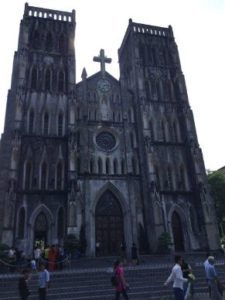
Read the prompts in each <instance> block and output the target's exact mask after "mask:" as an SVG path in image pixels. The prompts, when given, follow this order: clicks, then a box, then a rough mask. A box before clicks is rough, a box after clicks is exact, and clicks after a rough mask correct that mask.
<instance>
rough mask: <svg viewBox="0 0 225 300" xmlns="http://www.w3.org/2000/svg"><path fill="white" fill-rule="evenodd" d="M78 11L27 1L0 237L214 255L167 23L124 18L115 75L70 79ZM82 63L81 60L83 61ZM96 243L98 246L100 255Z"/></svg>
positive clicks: (0, 186)
mask: <svg viewBox="0 0 225 300" xmlns="http://www.w3.org/2000/svg"><path fill="white" fill-rule="evenodd" d="M75 29H76V15H75V11H74V10H73V11H72V12H64V11H56V10H51V9H44V8H38V7H33V6H29V5H28V4H25V10H24V15H23V19H22V20H21V23H20V33H19V41H18V49H17V51H16V52H15V55H14V62H13V69H12V79H11V87H10V89H9V91H8V98H7V107H6V115H5V126H4V132H3V134H2V137H1V144H0V241H1V242H2V243H4V244H7V245H8V246H15V247H17V248H18V249H20V250H23V251H24V252H25V253H27V254H29V253H31V252H32V249H33V247H34V246H35V245H37V243H42V244H48V245H52V244H60V245H63V244H64V242H65V240H66V238H67V237H68V235H75V236H76V237H77V238H78V239H79V238H80V237H81V233H82V238H83V239H85V241H86V255H88V256H95V255H96V254H98V255H99V256H107V255H117V254H118V253H119V251H120V247H121V244H126V246H127V249H130V248H131V245H132V243H133V242H134V243H136V245H137V247H138V248H139V250H140V252H141V253H157V252H158V251H159V246H160V240H162V237H164V238H165V236H169V237H170V239H171V243H170V248H171V249H172V250H174V251H195V250H206V249H210V250H215V249H218V248H219V234H218V228H217V219H216V215H215V209H214V202H213V199H212V198H211V195H210V191H209V186H208V183H207V177H206V173H205V166H204V161H203V157H202V152H201V149H200V147H199V144H198V139H197V135H196V130H195V123H194V118H193V113H192V110H191V108H190V105H189V102H188V95H187V90H186V84H185V78H184V75H183V73H182V69H181V64H180V59H179V53H178V49H177V45H176V42H175V39H174V35H173V30H172V27H171V26H169V27H168V28H164V27H158V26H152V25H145V24H140V23H135V22H133V21H132V20H131V19H130V20H129V23H128V27H127V30H126V32H125V35H124V38H123V41H122V43H121V46H120V48H119V50H118V58H119V68H120V77H119V80H118V79H116V78H114V77H113V76H112V75H110V74H109V73H108V72H107V71H106V69H107V64H108V63H111V59H110V58H108V57H107V56H106V53H105V51H104V50H103V49H101V50H100V52H99V54H96V53H93V55H96V56H94V59H93V60H94V62H95V63H99V69H100V71H99V72H97V73H96V74H93V75H92V76H90V77H88V76H87V73H86V70H85V68H84V69H83V72H82V77H81V78H82V80H81V81H80V82H76V57H75V43H74V42H75ZM78 59H79V57H78ZM96 246H97V248H98V253H96Z"/></svg>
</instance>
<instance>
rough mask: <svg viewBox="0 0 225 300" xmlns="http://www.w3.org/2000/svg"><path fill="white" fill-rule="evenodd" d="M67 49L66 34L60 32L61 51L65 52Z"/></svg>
mask: <svg viewBox="0 0 225 300" xmlns="http://www.w3.org/2000/svg"><path fill="white" fill-rule="evenodd" d="M65 51H66V41H65V36H64V34H60V37H59V52H61V53H64V52H65Z"/></svg>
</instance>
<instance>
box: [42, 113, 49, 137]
mask: <svg viewBox="0 0 225 300" xmlns="http://www.w3.org/2000/svg"><path fill="white" fill-rule="evenodd" d="M43 122H44V124H43V134H44V135H48V133H49V116H48V113H47V112H46V113H45V114H44V120H43Z"/></svg>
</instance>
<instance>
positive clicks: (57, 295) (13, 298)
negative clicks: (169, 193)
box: [0, 259, 225, 300]
mask: <svg viewBox="0 0 225 300" xmlns="http://www.w3.org/2000/svg"><path fill="white" fill-rule="evenodd" d="M106 264H107V265H108V266H110V267H108V266H105V265H106ZM96 265H98V266H100V267H99V268H96V267H95V266H96ZM111 265H112V264H111V263H110V264H109V259H106V260H102V261H101V260H99V261H98V260H89V261H88V260H83V261H82V260H81V261H78V262H77V263H75V264H73V266H71V267H70V268H69V267H67V269H64V270H62V271H56V272H54V273H51V285H50V289H49V291H48V298H47V299H48V300H53V299H61V300H63V299H71V300H113V299H114V288H113V287H112V286H111V283H110V277H111V275H112V268H111ZM88 266H89V267H88ZM171 267H172V263H171V262H169V263H168V262H167V263H165V262H163V263H162V262H161V263H159V262H158V261H157V260H156V259H155V260H154V259H153V260H151V263H150V262H149V261H145V262H144V263H143V264H141V265H139V266H134V267H133V266H128V267H125V276H126V278H127V281H128V282H129V284H130V290H129V292H128V293H129V297H130V299H133V300H150V299H151V300H172V299H173V296H172V288H171V286H169V287H164V286H163V283H164V282H165V280H166V278H167V277H168V276H169V274H170V270H171ZM192 268H193V273H194V274H195V276H196V281H195V293H196V294H197V297H196V299H198V300H200V299H204V300H206V299H208V298H207V286H206V282H205V275H204V269H203V266H202V260H200V263H198V262H194V261H193V262H192ZM216 268H217V271H218V275H219V277H220V278H221V279H222V280H223V279H225V268H224V261H221V262H219V263H218V265H216ZM18 277H19V275H18V274H2V275H0V300H19V296H18V290H17V282H18ZM37 287H38V276H37V274H32V278H31V280H30V282H29V288H30V291H31V295H30V296H29V300H36V299H38V295H37ZM121 298H122V297H121Z"/></svg>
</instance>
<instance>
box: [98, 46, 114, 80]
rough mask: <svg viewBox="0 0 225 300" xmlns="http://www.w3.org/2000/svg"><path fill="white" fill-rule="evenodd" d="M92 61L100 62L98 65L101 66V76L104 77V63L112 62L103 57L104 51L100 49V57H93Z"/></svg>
mask: <svg viewBox="0 0 225 300" xmlns="http://www.w3.org/2000/svg"><path fill="white" fill-rule="evenodd" d="M93 61H96V62H100V64H101V72H102V75H103V76H104V75H105V63H108V64H110V63H111V61H112V59H111V58H107V57H106V56H105V51H104V49H101V50H100V55H99V56H94V57H93Z"/></svg>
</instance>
